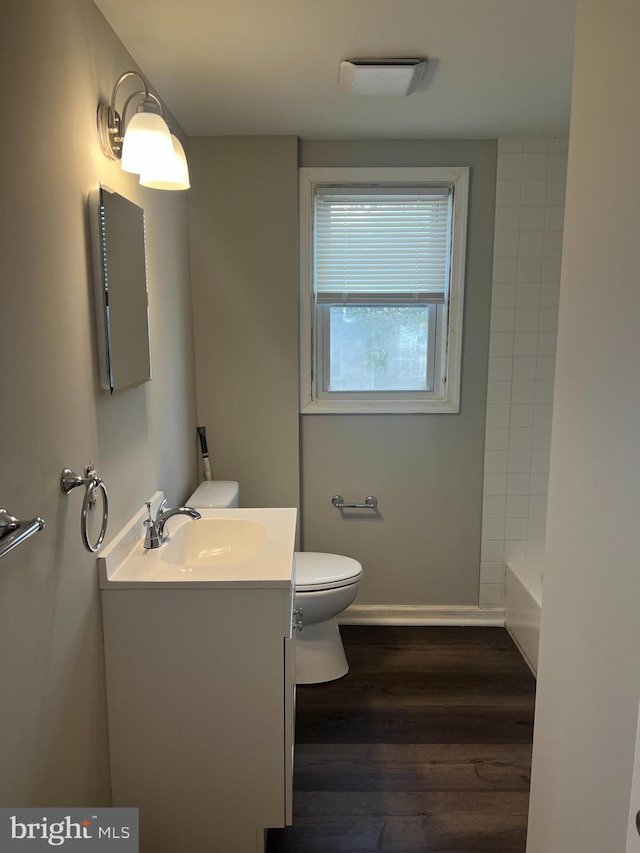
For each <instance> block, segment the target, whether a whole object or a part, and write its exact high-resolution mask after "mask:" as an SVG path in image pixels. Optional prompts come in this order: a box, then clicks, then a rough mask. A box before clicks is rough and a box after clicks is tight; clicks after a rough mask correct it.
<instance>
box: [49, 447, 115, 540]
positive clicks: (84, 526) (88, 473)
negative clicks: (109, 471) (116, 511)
mask: <svg viewBox="0 0 640 853" xmlns="http://www.w3.org/2000/svg"><path fill="white" fill-rule="evenodd" d="M84 473H85V476H84V477H79V476H78V475H77V474H76V473H74V472H73V471H72V470H71V468H65V469H64V470H63V471H62V474H61V475H60V488H61V489H62V491H63V492H64V493H65V495H68V494H70V493H71V492H72V491H73V490H74V489H77V488H78V486H84V487H85V494H84V500H83V501H82V513H81V516H80V535H81V536H82V544H83V545H84V547H85V548H86V549H87V551H90V552H91V553H92V554H95V552H96V551H99V550H100V548H101V547H102V543H103V542H104V537H105V534H106V532H107V525H108V523H109V495H108V494H107V487H106V486H105V484H104V481H103V479H102V477H99V476H98V474H97V472H96V469H95V466H94V465H93V463H91V464H89V465H87V466H86V467H85V469H84ZM98 491H100V492H102V525H101V527H100V534H99V536H98V538H97V540H96V541H95V543H93V544H92V543H91V542H90V541H89V532H88V524H89V517H88V515H89V510H92V509H94V508H95V506H96V503H97V493H98Z"/></svg>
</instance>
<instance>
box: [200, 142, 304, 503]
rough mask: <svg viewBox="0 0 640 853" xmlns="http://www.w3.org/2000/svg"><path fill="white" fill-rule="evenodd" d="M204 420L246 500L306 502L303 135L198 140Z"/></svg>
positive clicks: (218, 464) (216, 467) (220, 475)
mask: <svg viewBox="0 0 640 853" xmlns="http://www.w3.org/2000/svg"><path fill="white" fill-rule="evenodd" d="M189 162H190V168H191V183H192V186H193V189H192V190H191V191H190V194H189V195H190V200H189V204H190V207H189V211H190V235H191V264H192V280H193V310H194V325H195V336H196V337H195V340H196V365H197V368H196V378H197V389H198V420H199V423H200V424H204V425H206V427H207V436H208V441H209V451H210V454H211V458H212V467H213V476H214V478H217V479H230V480H239V482H240V485H241V501H242V504H243V506H298V503H299V465H298V456H299V449H298V444H299V441H298V279H297V216H298V214H297V211H298V201H297V180H298V176H297V140H296V138H295V137H294V136H271V137H269V136H262V137H218V138H211V137H203V138H194V139H192V140H191V141H190V145H189Z"/></svg>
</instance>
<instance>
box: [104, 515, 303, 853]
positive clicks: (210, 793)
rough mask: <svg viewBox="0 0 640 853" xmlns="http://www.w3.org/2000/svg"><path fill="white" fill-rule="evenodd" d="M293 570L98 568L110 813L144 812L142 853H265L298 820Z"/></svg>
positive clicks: (290, 567)
mask: <svg viewBox="0 0 640 853" xmlns="http://www.w3.org/2000/svg"><path fill="white" fill-rule="evenodd" d="M288 512H293V511H288ZM189 523H194V524H195V523H197V522H189ZM293 528H295V515H294V524H293ZM160 550H161V549H160ZM148 553H149V552H146V553H145V555H143V556H141V559H143V560H144V559H145V557H146V556H147V554H148ZM292 562H293V552H292V549H291V558H290V562H289V566H288V569H287V571H285V572H281V573H280V576H279V577H277V578H276V577H272V578H270V579H268V580H265V579H264V577H262V578H261V579H259V580H257V581H254V582H253V583H252V582H251V580H250V579H248V578H245V579H242V580H238V579H236V580H233V579H231V580H230V579H227V580H223V581H222V582H219V583H207V582H197V581H195V582H194V581H191V582H190V581H185V582H173V583H172V582H168V581H167V580H166V579H165V578H163V581H162V582H160V583H154V582H153V581H149V580H147V581H141V580H138V581H136V580H135V578H134V579H133V581H130V582H127V580H126V579H125V576H123V575H122V573H121V572H120V573H119V572H118V571H116V572H111V576H110V578H109V577H108V574H109V573H108V571H107V568H106V565H107V564H108V560H107V561H106V563H105V565H104V566H103V568H102V569H101V586H102V607H103V619H104V638H105V659H106V676H107V706H108V719H109V749H110V758H111V782H112V795H113V805H114V806H133V807H138V808H139V809H140V850H141V853H177V851H180V853H208V851H211V853H255V851H259V853H262V851H263V850H264V835H265V829H266V828H268V827H281V826H285V825H286V824H288V823H290V822H291V797H292V774H293V730H294V701H295V683H294V682H295V679H294V673H293V648H292V644H293V639H292V609H293V576H292V565H291V564H292ZM147 565H149V564H147Z"/></svg>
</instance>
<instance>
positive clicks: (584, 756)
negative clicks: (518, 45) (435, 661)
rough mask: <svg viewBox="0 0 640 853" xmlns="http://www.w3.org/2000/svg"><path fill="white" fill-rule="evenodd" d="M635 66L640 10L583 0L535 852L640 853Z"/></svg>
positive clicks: (639, 295) (534, 793)
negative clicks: (601, 64) (602, 60)
mask: <svg viewBox="0 0 640 853" xmlns="http://www.w3.org/2000/svg"><path fill="white" fill-rule="evenodd" d="M596 53H597V54H598V55H599V56H602V57H606V58H607V60H606V73H605V74H603V73H602V68H598V67H597V64H594V62H593V57H594V55H595V54H596ZM639 55H640V6H639V5H638V2H637V0H581V2H580V3H579V4H578V20H577V29H576V54H575V57H576V58H575V73H574V87H573V102H572V115H571V138H570V143H569V172H568V179H567V201H566V216H565V229H564V253H563V259H562V280H561V286H560V319H559V327H558V357H557V369H556V396H555V403H554V413H553V435H552V441H551V472H550V481H549V515H548V527H547V549H546V558H545V573H544V596H543V608H542V631H541V644H540V662H539V671H538V676H539V677H538V694H537V704H536V724H535V734H534V747H533V771H532V779H531V810H530V819H529V839H528V845H527V850H528V851H529V853H556V851H567V853H569V851H571V853H573V851H578V850H579V851H581V853H603V851H616V853H617V851H623V850H627V851H629V853H630V851H632V850H634V851H635V850H638V849H640V848H639V846H638V843H639V841H638V836H637V833H636V830H635V826H634V825H633V823H632V824H631V825H630V833H631V834H630V835H629V839H630V844H629V846H627V844H626V839H627V819H628V815H629V811H631V814H632V815H633V818H635V813H636V811H637V810H638V809H639V808H640V797H639V795H638V794H639V790H640V789H638V788H637V789H636V790H635V792H634V797H633V798H632V799H631V802H630V796H629V795H630V792H631V781H632V777H633V767H634V752H635V754H636V760H638V758H637V757H638V748H639V744H637V743H636V726H637V719H638V702H639V700H640V656H639V655H638V648H640V618H639V617H638V602H639V601H640V572H639V571H638V546H639V542H640V540H639V537H638V519H639V518H640V489H639V488H638V484H639V483H640V453H639V452H638V424H639V423H640V374H639V372H638V365H640V339H639V337H638V320H639V318H640V288H639V287H638V270H639V269H640V242H639V241H638V197H639V196H640V168H639V167H638V136H639V134H640V89H639V88H638V56H639ZM636 774H637V775H636V782H640V778H638V771H636ZM630 806H631V808H630Z"/></svg>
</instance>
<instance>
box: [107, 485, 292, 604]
mask: <svg viewBox="0 0 640 853" xmlns="http://www.w3.org/2000/svg"><path fill="white" fill-rule="evenodd" d="M161 499H162V494H161V493H159V492H158V493H156V494H155V495H154V497H153V500H152V513H153V515H154V517H155V512H156V509H157V506H158V505H159V503H160V500H161ZM198 511H199V512H200V513H201V515H202V519H203V520H206V519H223V520H246V521H251V522H256V524H257V525H263V526H264V542H263V543H262V544H261V546H260V548H259V550H258V552H257V553H255V555H249V556H248V557H246V558H244V557H241V558H240V559H236V561H233V562H231V561H230V562H228V563H225V562H224V560H221V561H218V562H217V564H216V565H198V564H197V563H196V561H193V564H192V565H181V564H179V563H176V559H175V553H174V554H173V555H172V558H171V561H169V560H168V559H167V558H166V557H168V556H169V555H170V554H171V551H172V550H173V551H174V552H175V549H169V550H167V549H168V548H169V545H170V543H171V541H172V537H176V534H177V533H178V531H179V530H180V528H181V527H182V526H183V525H185V524H192V525H196V524H199V523H201V522H199V521H193V520H191V519H189V518H188V517H186V516H181V515H179V516H175V517H174V518H171V519H169V521H168V522H167V530H168V531H169V536H168V537H167V538H166V540H165V542H164V543H163V544H162V545H161V546H160V548H157V549H154V550H145V549H144V548H143V542H144V525H143V521H144V519H145V518H146V516H147V513H146V509H142V510H140V511H139V512H138V513H137V514H136V515H135V516H134V517H133V518H132V519H131V521H130V522H129V523H128V524H127V525H125V527H124V528H123V529H122V530H121V531H120V533H118V535H117V536H116V537H115V538H114V540H113V541H112V542H111V543H110V544H109V545H108V546H107V547H106V548H105V549H104V550H103V552H102V553H101V554H100V556H99V557H98V569H99V576H100V587H101V588H102V589H105V590H106V589H149V588H150V587H153V588H154V589H155V588H170V589H176V588H183V589H194V588H196V589H197V588H209V587H219V588H246V587H247V586H252V587H282V588H288V587H291V586H292V585H293V582H294V579H293V554H294V547H295V530H296V516H297V510H296V509H293V508H279V507H278V508H268V509H264V508H259V509H248V508H244V507H243V508H241V509H199V510H198ZM201 530H204V528H201Z"/></svg>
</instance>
